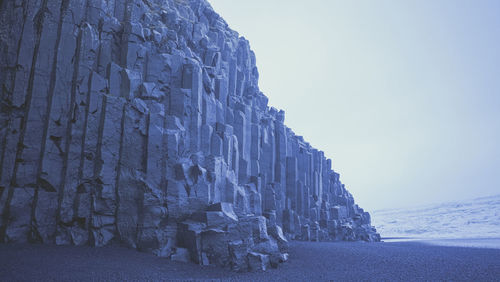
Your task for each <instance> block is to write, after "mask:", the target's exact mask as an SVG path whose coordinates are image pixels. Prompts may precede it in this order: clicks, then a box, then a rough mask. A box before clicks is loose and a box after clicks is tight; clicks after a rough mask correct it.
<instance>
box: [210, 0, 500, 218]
mask: <svg viewBox="0 0 500 282" xmlns="http://www.w3.org/2000/svg"><path fill="white" fill-rule="evenodd" d="M209 1H210V3H212V6H213V7H214V9H215V10H216V11H217V12H218V13H219V14H220V15H221V16H222V17H223V18H224V19H225V20H226V21H227V22H228V24H229V25H230V27H231V28H232V29H234V30H236V31H238V32H239V33H240V35H241V36H244V37H245V38H247V39H248V40H249V41H250V45H251V48H252V49H253V50H254V51H255V53H256V56H257V66H258V68H259V73H260V82H259V85H260V89H261V91H263V92H264V93H265V94H266V95H267V96H268V97H269V100H270V105H271V106H274V107H276V108H279V109H283V110H285V112H286V117H285V123H286V124H287V125H288V126H289V127H291V128H292V129H293V130H294V131H295V132H296V133H297V134H299V135H303V136H304V138H305V139H306V140H307V141H309V142H310V143H311V144H312V145H313V146H314V147H316V148H318V149H321V150H323V151H324V152H325V154H326V155H327V156H328V157H329V158H331V159H332V160H333V164H334V169H335V170H336V171H337V172H339V173H340V174H341V180H342V182H343V183H344V184H345V185H346V187H347V188H348V189H349V191H350V192H351V193H352V194H353V195H354V198H355V199H356V201H357V202H358V203H359V204H360V205H361V206H362V207H365V208H367V209H370V210H373V209H384V208H392V207H405V206H415V205H420V204H427V203H436V202H442V201H449V200H460V199H467V198H474V197H477V196H485V195H494V194H500V16H499V12H500V1H496V0H492V1H485V0H478V1H472V0H469V1H464V0H462V1H461V0H427V1H426V0H416V1H410V0H405V1H400V0H392V1H373V0H370V1H368V0H367V1H359V0H357V1H347V0H346V1H331V0H307V1H305V0H303V1H294V0H287V1H285V0H251V1H250V0H248V1H244V0H209Z"/></svg>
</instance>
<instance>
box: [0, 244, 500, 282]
mask: <svg viewBox="0 0 500 282" xmlns="http://www.w3.org/2000/svg"><path fill="white" fill-rule="evenodd" d="M137 280H147V281H157V280H184V281H185V280H233V281H292V280H293V281H326V280H335V281H360V280H361V281H366V280H375V281H381V280H384V281H387V280H397V281H419V280H426V281H429V280H431V281H436V280H447V281H450V280H452V281H500V249H476V248H461V247H440V246H431V245H426V244H422V243H416V242H403V243H344V242H342V243H311V242H293V243H292V244H291V247H290V260H289V261H288V262H287V263H284V264H282V265H280V267H279V268H278V269H270V270H268V271H266V272H261V273H234V272H232V271H230V270H223V269H220V268H216V267H201V266H197V265H194V264H187V263H177V262H172V261H169V260H167V259H163V258H158V257H155V256H154V255H151V254H146V253H140V252H137V251H135V250H130V249H126V248H120V247H103V248H90V247H70V246H48V245H27V244H23V245H8V244H7V245H6V244H0V281H137Z"/></svg>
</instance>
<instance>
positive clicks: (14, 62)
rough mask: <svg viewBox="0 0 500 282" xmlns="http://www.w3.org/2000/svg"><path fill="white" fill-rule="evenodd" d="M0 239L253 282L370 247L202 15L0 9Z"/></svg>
mask: <svg viewBox="0 0 500 282" xmlns="http://www.w3.org/2000/svg"><path fill="white" fill-rule="evenodd" d="M0 7H1V10H0V66H1V71H0V86H1V92H0V93H1V97H0V99H1V100H0V107H1V111H0V114H1V115H0V212H1V216H0V240H1V241H3V242H43V243H49V244H51V243H55V244H74V245H83V244H90V245H95V246H103V245H106V244H110V243H113V242H115V243H121V244H125V245H127V246H129V247H132V248H137V249H139V250H142V251H148V252H152V253H155V254H156V255H159V256H165V257H171V258H172V259H174V260H184V261H187V260H191V261H194V262H196V263H200V264H216V265H221V266H229V267H232V268H233V269H235V270H240V271H243V270H248V269H249V270H253V269H265V268H266V267H268V266H273V267H274V266H276V265H277V264H278V263H279V262H282V261H285V260H286V259H287V256H288V255H287V244H288V240H290V239H298V240H311V241H328V240H366V241H378V240H380V236H379V235H378V234H377V233H376V231H375V229H374V228H373V227H372V226H371V224H370V215H369V214H368V213H367V212H365V211H363V209H361V208H360V207H358V206H357V205H356V204H355V203H354V200H353V197H352V196H351V194H350V193H349V192H348V191H347V190H346V189H345V187H344V185H343V184H342V183H341V182H340V180H339V174H338V173H336V172H334V171H333V170H332V168H331V166H332V163H331V160H329V159H326V158H325V156H324V153H323V152H322V151H319V150H317V149H314V148H312V147H311V146H310V145H309V143H307V142H306V141H305V140H304V139H303V138H302V137H301V136H297V135H295V134H294V132H293V131H292V130H291V129H290V128H288V127H286V126H285V124H284V119H285V115H284V112H283V111H278V110H276V109H274V108H272V107H269V106H268V99H267V97H266V96H265V95H264V94H263V93H261V92H260V91H259V88H258V84H257V82H258V77H259V73H258V71H257V68H256V65H255V60H256V59H255V54H254V53H253V52H252V51H251V50H250V47H249V43H248V41H247V40H245V39H244V38H242V37H239V35H238V33H236V32H235V31H233V30H231V29H229V27H228V25H227V24H226V22H225V21H224V20H223V19H222V18H221V17H220V16H219V15H218V14H217V13H215V12H214V10H213V9H212V8H211V6H210V5H209V4H208V3H207V2H206V1H205V0H123V1H118V0H78V1H77V0H27V1H20V0H12V1H0Z"/></svg>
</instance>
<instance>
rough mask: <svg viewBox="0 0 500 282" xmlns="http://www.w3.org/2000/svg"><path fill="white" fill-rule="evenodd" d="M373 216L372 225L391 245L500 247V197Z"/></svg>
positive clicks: (381, 212) (394, 210) (391, 210)
mask: <svg viewBox="0 0 500 282" xmlns="http://www.w3.org/2000/svg"><path fill="white" fill-rule="evenodd" d="M371 214H372V224H373V225H374V226H375V227H376V228H377V231H378V232H379V233H380V234H381V236H382V238H387V241H395V240H425V241H428V242H431V243H432V242H433V243H435V244H439V245H450V246H452V245H453V246H458V245H460V246H475V247H491V246H499V247H500V239H499V238H500V195H496V196H490V197H482V198H476V199H472V200H468V201H457V202H448V203H442V204H435V205H426V206H420V207H414V208H408V209H387V210H378V211H374V212H372V213H371ZM390 238H392V239H390Z"/></svg>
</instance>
